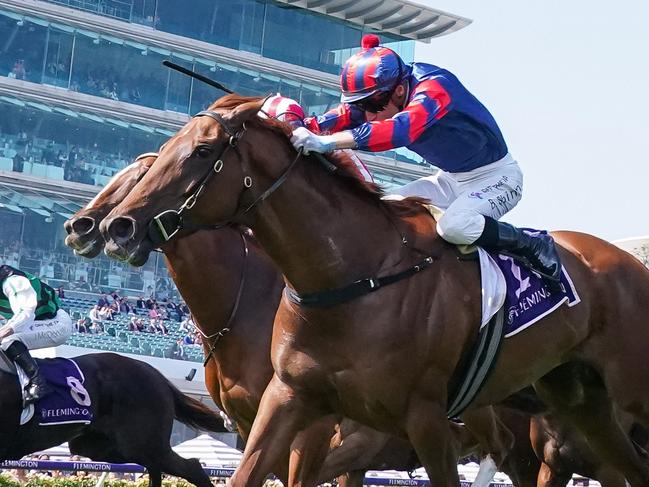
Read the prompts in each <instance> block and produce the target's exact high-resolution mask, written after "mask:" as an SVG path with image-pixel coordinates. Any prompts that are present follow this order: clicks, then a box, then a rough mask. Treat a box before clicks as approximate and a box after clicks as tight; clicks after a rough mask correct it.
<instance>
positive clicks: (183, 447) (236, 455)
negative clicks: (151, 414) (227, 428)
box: [173, 435, 242, 468]
mask: <svg viewBox="0 0 649 487" xmlns="http://www.w3.org/2000/svg"><path fill="white" fill-rule="evenodd" d="M173 450H174V451H175V452H176V453H178V455H180V456H181V457H184V458H198V459H199V460H200V462H201V463H202V464H203V465H204V466H206V467H220V468H227V467H236V466H238V465H239V462H240V461H241V456H242V453H241V452H240V451H239V450H237V449H235V448H232V447H230V446H228V445H226V444H225V443H223V442H222V441H219V440H215V439H214V438H212V437H211V436H210V435H201V436H197V437H196V438H194V439H192V440H187V441H185V442H183V443H180V444H178V445H176V446H174V447H173Z"/></svg>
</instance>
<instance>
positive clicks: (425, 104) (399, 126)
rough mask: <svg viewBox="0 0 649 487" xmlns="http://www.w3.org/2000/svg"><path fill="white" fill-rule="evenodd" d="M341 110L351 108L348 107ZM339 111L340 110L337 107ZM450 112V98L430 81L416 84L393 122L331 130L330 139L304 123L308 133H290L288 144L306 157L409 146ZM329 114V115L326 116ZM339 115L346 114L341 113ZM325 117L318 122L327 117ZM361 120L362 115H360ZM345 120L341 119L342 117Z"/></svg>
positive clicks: (303, 129)
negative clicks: (317, 133) (350, 150)
mask: <svg viewBox="0 0 649 487" xmlns="http://www.w3.org/2000/svg"><path fill="white" fill-rule="evenodd" d="M341 107H348V108H350V109H351V108H353V109H354V110H358V109H357V108H356V107H351V106H349V105H341ZM339 109H340V107H339ZM450 109H451V97H450V95H449V93H448V92H447V91H446V90H445V89H444V87H443V86H442V85H441V84H440V83H439V82H438V81H436V80H434V79H429V80H425V81H422V82H421V83H419V84H418V85H417V86H416V87H415V90H414V93H413V96H412V99H411V100H410V102H409V103H408V105H406V107H405V108H404V109H403V110H402V111H400V112H399V113H397V114H395V115H394V116H393V117H392V118H388V119H385V120H377V121H372V122H364V123H361V124H360V125H356V126H355V127H353V128H351V130H348V129H342V130H341V131H338V130H334V131H335V133H332V134H331V135H316V134H314V133H312V132H313V131H314V129H316V130H322V129H323V128H325V127H327V125H326V122H327V121H326V120H324V121H323V124H322V125H320V124H316V125H314V124H313V123H312V122H309V123H307V124H306V125H307V127H308V128H309V130H310V131H309V130H307V129H305V128H298V129H296V130H294V131H293V137H292V138H291V142H292V143H293V145H294V146H295V147H296V148H299V147H303V148H304V151H305V153H308V152H309V151H312V152H329V151H332V150H335V149H360V150H365V151H371V152H380V151H386V150H390V149H396V148H398V147H404V146H407V145H410V144H412V143H413V142H414V141H416V140H417V139H418V138H419V136H420V135H421V134H422V133H423V132H424V131H425V130H426V129H427V128H428V127H430V126H431V125H433V124H434V123H435V122H437V121H438V120H439V119H441V118H442V117H443V116H444V115H446V114H447V113H448V111H449V110H450ZM328 113H329V112H328ZM342 113H345V112H344V110H343V112H342ZM326 115H327V114H325V115H323V116H322V117H320V118H324V117H326ZM363 117H364V114H363ZM343 118H344V117H343ZM345 126H346V124H345V123H342V122H336V123H334V124H333V125H332V126H331V127H330V130H329V131H331V128H333V129H340V128H341V127H345Z"/></svg>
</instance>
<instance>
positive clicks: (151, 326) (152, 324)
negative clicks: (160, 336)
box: [147, 318, 160, 334]
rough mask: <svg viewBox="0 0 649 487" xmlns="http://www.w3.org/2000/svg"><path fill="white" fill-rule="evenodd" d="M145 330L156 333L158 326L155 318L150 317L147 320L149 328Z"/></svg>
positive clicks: (158, 330)
mask: <svg viewBox="0 0 649 487" xmlns="http://www.w3.org/2000/svg"><path fill="white" fill-rule="evenodd" d="M147 331H148V332H149V333H156V334H157V333H159V332H160V329H159V328H158V325H157V323H156V320H155V319H153V318H152V319H151V320H150V321H149V329H148V330H147Z"/></svg>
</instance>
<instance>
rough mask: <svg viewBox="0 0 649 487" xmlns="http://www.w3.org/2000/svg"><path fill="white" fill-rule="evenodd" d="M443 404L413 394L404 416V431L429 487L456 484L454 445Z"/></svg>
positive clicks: (452, 486) (455, 448)
mask: <svg viewBox="0 0 649 487" xmlns="http://www.w3.org/2000/svg"><path fill="white" fill-rule="evenodd" d="M449 424H450V423H449V421H448V420H447V419H446V411H445V409H444V406H443V405H442V404H439V403H434V402H431V401H426V400H423V399H417V398H413V399H412V400H411V401H410V407H409V408H408V413H407V416H406V432H407V434H408V439H409V440H410V443H411V444H412V446H413V447H414V449H415V451H416V453H417V457H419V461H421V463H422V464H423V466H424V468H425V469H426V473H427V474H428V478H429V479H430V485H431V487H456V486H459V485H460V479H459V477H458V473H457V457H458V455H457V452H458V446H457V444H456V442H455V441H454V436H453V435H452V434H451V428H450V426H449Z"/></svg>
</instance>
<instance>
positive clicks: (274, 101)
mask: <svg viewBox="0 0 649 487" xmlns="http://www.w3.org/2000/svg"><path fill="white" fill-rule="evenodd" d="M259 116H260V117H261V118H269V117H270V118H276V119H277V120H279V121H281V122H286V123H289V124H291V125H294V126H298V125H300V126H302V125H304V117H305V115H304V109H303V108H302V107H301V106H300V104H299V103H298V102H296V101H295V100H293V99H292V98H287V97H285V96H282V95H280V94H279V93H278V94H277V95H275V96H271V97H269V98H268V99H266V101H265V102H264V104H263V105H262V106H261V110H260V111H259Z"/></svg>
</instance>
